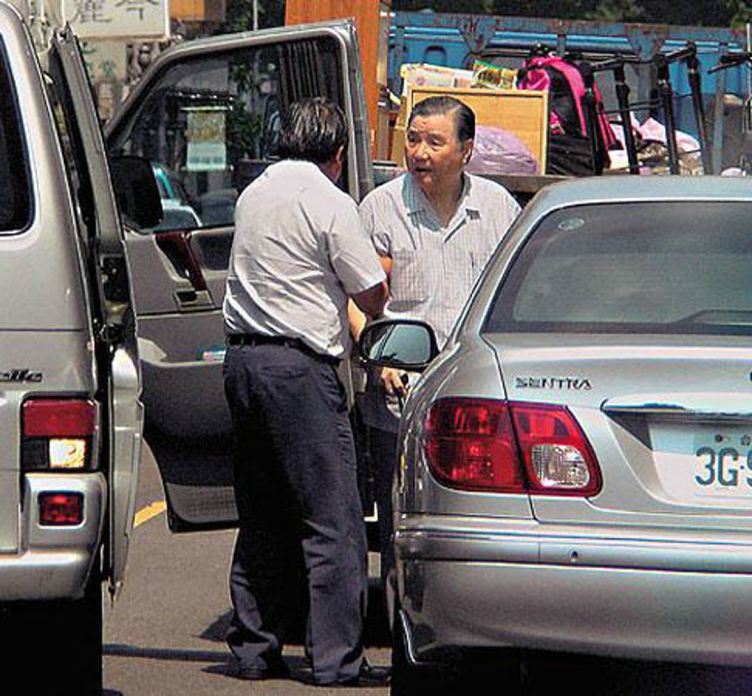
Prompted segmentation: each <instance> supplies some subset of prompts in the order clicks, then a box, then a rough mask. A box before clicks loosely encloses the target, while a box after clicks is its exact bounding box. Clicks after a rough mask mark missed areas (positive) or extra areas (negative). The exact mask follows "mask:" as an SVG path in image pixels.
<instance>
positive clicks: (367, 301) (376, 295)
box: [352, 280, 389, 317]
mask: <svg viewBox="0 0 752 696" xmlns="http://www.w3.org/2000/svg"><path fill="white" fill-rule="evenodd" d="M388 296H389V286H388V285H387V284H386V281H385V280H382V281H381V282H380V283H377V284H376V285H374V286H372V287H370V288H368V289H367V290H363V292H356V293H355V294H354V295H352V301H353V302H354V303H355V305H356V306H357V307H358V309H360V310H361V311H362V312H363V313H364V314H367V315H368V316H370V317H378V316H379V315H380V314H381V313H382V312H383V311H384V305H385V304H386V300H387V297H388Z"/></svg>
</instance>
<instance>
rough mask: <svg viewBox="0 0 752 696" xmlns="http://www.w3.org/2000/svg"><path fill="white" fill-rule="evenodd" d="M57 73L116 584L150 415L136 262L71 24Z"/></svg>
mask: <svg viewBox="0 0 752 696" xmlns="http://www.w3.org/2000/svg"><path fill="white" fill-rule="evenodd" d="M49 74H50V76H51V77H52V79H53V81H54V83H55V88H56V90H57V92H58V95H59V98H60V107H61V109H62V111H63V117H64V119H65V129H66V131H67V135H68V136H69V137H70V144H71V151H72V154H73V156H74V157H75V159H76V162H75V165H76V171H77V173H78V181H77V182H76V183H77V185H78V189H79V190H78V200H79V202H80V204H81V205H82V206H83V207H84V208H85V209H84V210H82V211H81V212H82V218H83V220H84V222H85V225H86V235H87V236H86V238H85V240H84V242H85V249H84V256H85V264H86V277H87V280H88V291H89V292H88V294H89V299H90V304H91V307H92V311H93V317H92V322H93V326H94V337H95V352H96V359H97V360H96V364H97V373H98V374H97V383H98V385H99V392H98V399H99V401H100V407H101V413H102V444H103V447H102V453H103V456H104V457H105V462H106V464H105V466H106V467H107V468H106V470H107V473H108V476H107V479H108V483H109V487H108V490H109V501H108V511H109V525H108V528H109V540H108V542H109V543H107V544H106V545H105V549H106V552H107V558H106V566H105V572H106V573H107V576H108V578H109V581H110V586H111V590H112V591H113V592H114V591H115V590H116V589H117V587H118V586H119V584H120V583H121V582H122V579H123V573H124V572H125V564H126V559H127V555H128V545H129V540H130V535H131V532H132V525H133V513H134V506H135V494H136V481H137V474H138V463H139V459H140V449H141V448H140V445H141V434H142V423H143V416H142V410H143V407H142V405H141V402H140V400H139V393H140V374H139V365H138V346H137V342H136V330H135V315H134V312H133V306H134V302H133V298H132V295H131V286H130V269H129V264H128V258H127V251H126V246H125V243H124V240H123V233H122V225H121V221H120V216H119V214H118V208H117V204H116V201H115V198H114V193H113V190H112V187H111V184H110V172H109V167H108V163H107V159H106V156H105V149H104V142H103V139H102V132H101V128H100V125H99V120H98V116H97V113H96V109H95V107H94V102H93V100H92V97H91V89H90V86H89V81H88V77H87V75H86V71H85V68H84V63H83V59H82V55H81V50H80V47H79V44H78V41H77V39H76V38H75V36H74V35H73V33H72V32H71V31H70V29H69V28H68V29H66V30H63V31H60V32H58V33H57V34H56V35H55V36H54V37H53V39H52V43H51V50H50V54H49Z"/></svg>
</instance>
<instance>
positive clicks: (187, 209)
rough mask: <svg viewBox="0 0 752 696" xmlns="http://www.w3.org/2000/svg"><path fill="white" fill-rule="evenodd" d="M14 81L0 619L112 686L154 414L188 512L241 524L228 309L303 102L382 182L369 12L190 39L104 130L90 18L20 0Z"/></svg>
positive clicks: (182, 512) (7, 46)
mask: <svg viewBox="0 0 752 696" xmlns="http://www.w3.org/2000/svg"><path fill="white" fill-rule="evenodd" d="M0 90H1V91H2V95H3V97H2V101H0V383H1V384H0V386H1V387H2V389H1V390H0V429H1V431H2V440H1V441H2V442H3V444H4V445H5V446H4V447H3V449H2V454H0V477H1V478H0V630H3V632H4V633H5V635H6V636H12V637H13V640H12V646H11V647H13V646H17V647H18V650H17V653H18V655H17V656H14V657H24V656H27V657H28V656H29V655H31V656H32V658H31V659H32V661H33V663H32V665H31V669H29V670H26V671H25V674H34V675H37V676H38V677H39V678H40V679H41V680H44V679H54V678H55V676H56V675H59V674H60V673H59V672H58V671H56V670H55V669H53V665H59V666H61V667H64V669H65V672H64V673H65V675H66V678H67V679H70V680H71V681H72V682H73V683H75V685H76V686H75V692H76V693H87V692H92V693H97V692H98V691H99V689H100V688H101V620H102V612H101V606H102V602H101V600H102V586H103V581H106V582H107V583H109V586H110V590H111V592H112V593H113V594H114V593H115V592H116V590H117V587H118V586H119V584H120V583H121V582H122V579H123V572H124V569H125V563H126V557H127V551H128V541H129V538H130V534H131V531H132V521H133V513H134V504H135V502H134V497H135V490H136V475H137V468H138V461H139V453H140V446H141V433H142V423H143V432H144V436H145V438H146V440H147V442H148V444H149V446H150V448H151V450H152V451H153V453H154V455H155V458H156V460H157V463H158V465H159V468H160V472H161V474H162V477H163V480H164V486H165V493H166V498H167V502H168V506H169V518H168V519H169V524H170V527H171V529H172V530H173V531H188V530H201V529H211V528H218V527H228V526H233V525H234V524H236V518H237V513H236V510H235V503H234V496H233V491H232V468H231V465H230V456H229V454H230V452H229V443H230V440H231V438H230V434H231V425H230V418H229V413H228V412H227V408H226V405H225V399H224V396H223V392H222V378H221V363H222V357H223V352H224V335H223V327H222V313H221V307H222V300H223V294H224V282H225V275H226V269H227V265H228V260H229V253H230V247H231V243H232V233H233V209H234V201H235V198H236V197H237V195H238V193H239V191H240V190H242V188H244V187H245V186H246V185H247V184H248V183H249V182H250V181H251V180H252V179H253V178H254V177H255V176H258V174H260V173H261V172H262V171H263V170H264V168H265V167H266V166H267V165H268V164H269V163H271V161H273V156H274V150H275V147H276V140H277V136H278V130H279V122H280V113H281V112H282V111H283V110H284V108H285V107H286V106H287V105H288V104H289V103H291V102H292V101H296V100H298V99H301V98H304V97H311V96H318V95H323V96H328V97H330V98H331V99H333V100H335V101H337V102H338V103H339V104H340V105H341V106H342V107H343V109H344V110H345V113H346V114H347V116H348V121H349V124H350V143H349V151H348V163H347V167H346V170H345V176H344V180H343V187H344V188H345V190H347V191H348V192H349V193H350V194H351V195H352V196H353V197H354V198H355V199H356V200H359V199H360V197H361V196H362V195H364V194H365V193H366V192H367V191H369V190H370V189H371V188H372V186H373V168H372V163H371V158H370V144H369V143H370V137H369V133H368V126H367V121H366V116H365V108H366V107H365V99H364V95H363V85H362V77H361V72H360V63H359V58H358V48H357V43H356V39H355V30H354V26H353V24H352V23H351V22H335V23H329V24H320V25H309V26H305V27H285V28H280V29H274V30H268V31H261V32H248V33H245V34H238V35H234V36H222V37H217V38H214V39H207V40H202V41H194V42H189V43H186V44H184V45H182V46H179V47H177V48H175V49H172V50H170V51H167V52H166V53H164V54H163V55H162V56H160V58H159V59H158V60H156V61H155V62H154V64H153V65H152V66H151V68H150V70H148V71H147V73H146V74H145V75H144V76H143V78H142V79H141V81H140V83H139V85H138V87H137V88H136V89H135V90H134V92H133V93H132V94H131V95H130V98H129V100H128V101H127V102H126V104H124V106H123V107H122V109H121V110H120V112H119V113H118V114H117V116H116V117H115V118H114V119H113V120H112V121H111V122H110V124H108V128H107V132H106V134H105V135H106V137H103V134H102V131H101V129H100V124H99V121H98V118H97V114H96V110H95V107H94V104H93V100H92V98H91V90H90V85H89V81H88V79H87V75H86V72H85V68H84V63H83V60H82V57H81V52H80V49H79V46H78V44H77V41H76V39H75V37H74V36H73V35H72V34H71V33H70V32H69V31H61V32H58V33H56V34H55V36H54V37H53V39H52V41H51V45H50V47H49V50H48V51H45V53H44V55H43V56H41V57H40V56H37V54H36V53H35V50H34V47H33V45H32V42H31V40H30V37H29V35H28V32H27V30H26V28H25V27H24V24H23V22H22V20H21V17H20V16H19V14H18V13H17V12H16V11H15V10H14V9H12V8H11V7H10V6H8V5H6V4H3V3H2V2H1V1H0ZM155 177H156V180H155ZM136 325H138V338H137V336H136ZM139 354H140V355H139ZM343 376H344V377H345V379H349V376H350V374H349V372H344V373H343ZM142 379H143V390H142V389H141V385H142ZM141 393H142V397H140V394H141ZM140 398H142V400H143V406H142V403H141V401H140ZM144 407H145V409H144ZM6 642H7V641H6ZM30 645H33V646H34V648H35V649H34V650H28V646H30Z"/></svg>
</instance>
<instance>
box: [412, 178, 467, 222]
mask: <svg viewBox="0 0 752 696" xmlns="http://www.w3.org/2000/svg"><path fill="white" fill-rule="evenodd" d="M461 176H462V193H461V194H460V203H459V205H458V206H457V210H458V211H460V210H464V212H465V216H466V217H469V218H471V219H476V218H478V217H479V216H480V208H479V207H478V204H477V202H476V201H475V197H474V196H473V195H472V190H473V182H472V178H471V177H470V176H468V175H467V174H466V173H465V172H462V174H461ZM406 182H407V189H408V195H407V207H408V213H409V214H411V215H413V214H416V213H420V212H430V213H433V212H434V211H433V206H432V205H431V204H430V202H429V201H428V198H426V194H425V193H423V189H421V188H420V186H418V185H417V184H416V183H415V181H414V179H413V175H412V174H410V172H408V173H407V174H406Z"/></svg>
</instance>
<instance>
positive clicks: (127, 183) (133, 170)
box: [110, 155, 164, 229]
mask: <svg viewBox="0 0 752 696" xmlns="http://www.w3.org/2000/svg"><path fill="white" fill-rule="evenodd" d="M110 176H111V178H112V186H113V189H114V191H115V198H116V200H117V203H118V208H119V209H120V214H121V215H122V216H123V218H124V219H125V220H126V221H127V222H128V223H130V224H132V225H134V226H135V227H136V228H137V229H145V228H149V227H156V226H157V225H158V224H159V223H160V222H162V216H163V215H164V213H163V211H162V200H161V198H160V196H159V189H158V188H157V180H156V179H155V178H154V171H153V169H152V167H151V163H150V162H149V161H148V160H146V159H143V158H142V157H136V156H134V155H114V156H112V157H110Z"/></svg>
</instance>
